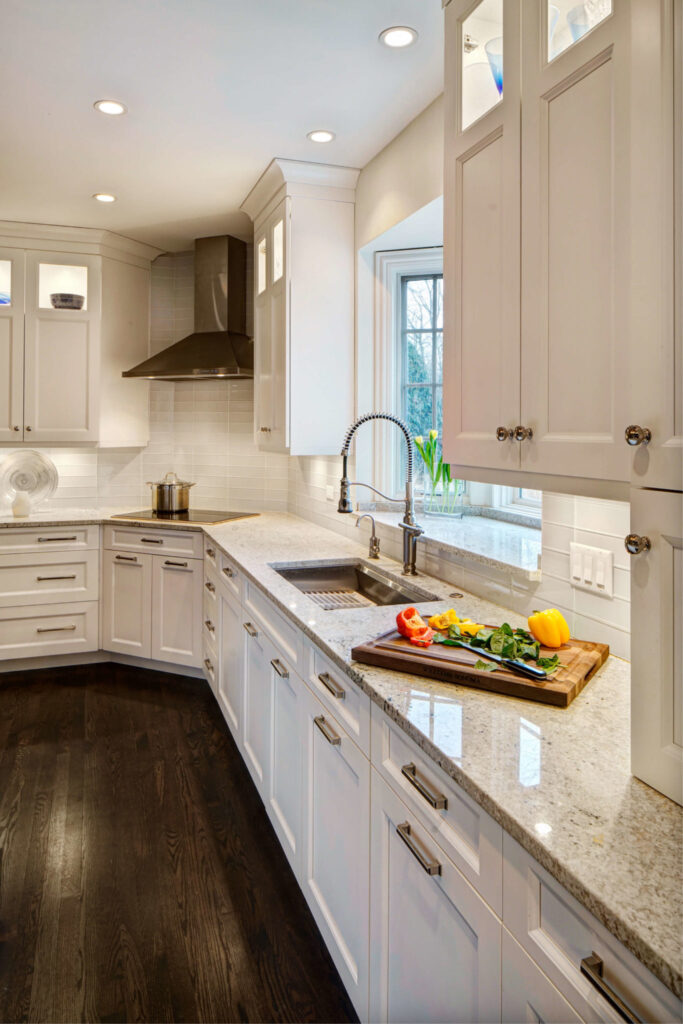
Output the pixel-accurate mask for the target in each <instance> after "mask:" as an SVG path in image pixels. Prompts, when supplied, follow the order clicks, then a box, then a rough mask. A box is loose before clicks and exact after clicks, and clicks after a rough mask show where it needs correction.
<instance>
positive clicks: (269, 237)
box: [241, 159, 359, 455]
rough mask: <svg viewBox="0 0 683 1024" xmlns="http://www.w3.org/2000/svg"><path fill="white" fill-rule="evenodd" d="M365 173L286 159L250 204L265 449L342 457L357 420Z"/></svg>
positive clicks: (259, 416)
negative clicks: (359, 209) (357, 231)
mask: <svg viewBox="0 0 683 1024" xmlns="http://www.w3.org/2000/svg"><path fill="white" fill-rule="evenodd" d="M358 173H359V172H358V171H356V170H354V169H353V168H348V167H332V166H328V165H325V164H311V163H303V162H301V161H294V160H280V159H276V160H273V161H272V162H271V164H270V165H269V167H268V168H267V169H266V171H265V172H264V174H263V175H262V176H261V178H260V179H259V181H258V182H257V183H256V185H255V186H254V188H253V189H252V190H251V192H250V193H249V195H248V196H247V198H246V199H245V200H244V202H243V204H242V207H241V208H242V210H244V211H245V212H246V213H247V214H248V215H249V216H250V217H251V219H252V220H253V221H254V381H255V384H254V432H255V437H256V442H257V444H258V445H259V447H260V448H261V449H263V450H264V451H274V452H285V453H287V454H289V455H332V454H335V453H336V452H338V451H339V448H340V445H341V442H342V440H343V437H344V433H345V431H346V429H347V428H348V425H349V423H350V422H351V421H352V420H353V415H354V365H355V363H354V295H355V284H354V282H355V251H354V189H355V185H356V180H357V178H358ZM324 382H327V383H328V384H329V386H328V387H323V386H321V385H322V384H323V383H324Z"/></svg>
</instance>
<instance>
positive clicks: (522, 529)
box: [359, 511, 541, 581]
mask: <svg viewBox="0 0 683 1024" xmlns="http://www.w3.org/2000/svg"><path fill="white" fill-rule="evenodd" d="M359 514H362V513H359ZM371 515H373V516H374V517H375V521H376V522H377V524H378V526H383V527H389V528H390V529H391V531H392V533H393V531H394V530H395V531H396V534H397V535H401V536H402V531H401V530H400V527H399V523H400V522H401V520H402V518H403V514H402V513H401V512H384V511H381V512H380V511H376V512H371ZM416 519H417V522H418V523H419V525H420V526H421V527H422V528H423V530H424V531H425V532H424V536H423V537H422V538H421V539H420V544H424V545H426V547H427V550H428V552H429V553H430V554H432V555H434V556H436V557H439V556H441V557H445V558H446V559H448V560H458V561H463V562H472V563H477V564H478V565H479V566H482V565H483V566H489V567H490V568H492V569H495V570H498V571H504V572H508V573H512V575H513V576H516V577H517V578H518V579H522V580H528V581H538V580H540V578H541V570H540V561H541V531H540V530H539V529H538V527H536V526H522V525H520V524H518V523H510V522H505V521H503V520H500V519H497V518H496V519H494V518H490V517H489V516H484V515H477V514H475V515H471V514H468V515H465V516H463V517H462V519H448V518H446V517H445V516H433V515H430V514H429V513H424V512H416Z"/></svg>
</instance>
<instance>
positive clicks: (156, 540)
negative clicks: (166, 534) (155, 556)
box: [140, 537, 164, 544]
mask: <svg viewBox="0 0 683 1024" xmlns="http://www.w3.org/2000/svg"><path fill="white" fill-rule="evenodd" d="M140 543H141V544H163V543H164V542H163V540H162V539H161V537H140Z"/></svg>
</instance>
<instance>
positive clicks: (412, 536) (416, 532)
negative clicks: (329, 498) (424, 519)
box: [337, 412, 424, 576]
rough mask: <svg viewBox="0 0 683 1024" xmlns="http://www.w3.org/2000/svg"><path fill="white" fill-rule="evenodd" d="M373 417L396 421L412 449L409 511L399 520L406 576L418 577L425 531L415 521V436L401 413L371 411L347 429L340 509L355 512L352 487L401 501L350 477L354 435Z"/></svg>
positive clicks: (407, 476) (407, 488) (408, 470)
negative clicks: (419, 541)
mask: <svg viewBox="0 0 683 1024" xmlns="http://www.w3.org/2000/svg"><path fill="white" fill-rule="evenodd" d="M370 420H388V421H389V422H390V423H395V424H396V426H397V427H398V428H399V430H401V431H402V433H403V436H404V437H405V440H406V445H407V448H408V459H407V463H406V497H405V514H404V516H403V522H402V523H399V526H400V527H401V529H402V530H403V575H404V576H417V569H416V567H415V559H416V556H417V539H418V537H420V536H421V535H422V534H423V533H424V530H423V529H422V527H421V526H418V525H417V523H416V522H415V514H414V513H415V505H414V502H413V439H412V438H411V436H410V432H409V430H408V428H407V426H406V425H405V423H404V422H403V420H401V419H399V418H398V416H394V415H393V414H392V413H390V412H369V413H366V414H365V416H361V417H359V419H357V420H356V422H355V423H352V424H351V426H350V427H349V429H348V430H347V431H346V436H345V438H344V444H343V446H342V450H341V456H342V459H343V460H344V461H343V463H342V478H341V481H340V489H339V504H338V505H337V512H344V513H347V512H353V505H352V503H351V498H350V497H349V489H350V488H351V487H367V488H368V489H369V490H371V491H374V492H375V494H379V496H380V498H384V500H385V501H401V499H400V498H390V497H389V496H388V495H386V494H382V492H381V491H378V490H377V488H376V487H373V486H372V485H371V484H364V483H361V482H360V481H355V480H354V481H350V480H349V477H348V459H349V448H350V447H351V441H352V439H353V435H354V434H355V433H356V431H357V430H358V428H359V427H360V426H362V425H363V424H364V423H368V422H369V421H370Z"/></svg>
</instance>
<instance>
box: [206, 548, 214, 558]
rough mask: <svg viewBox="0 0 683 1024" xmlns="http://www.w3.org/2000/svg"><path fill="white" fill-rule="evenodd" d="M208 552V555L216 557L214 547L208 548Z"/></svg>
mask: <svg viewBox="0 0 683 1024" xmlns="http://www.w3.org/2000/svg"><path fill="white" fill-rule="evenodd" d="M206 554H207V556H208V557H209V558H215V557H216V552H215V551H214V549H213V548H207V549H206Z"/></svg>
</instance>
